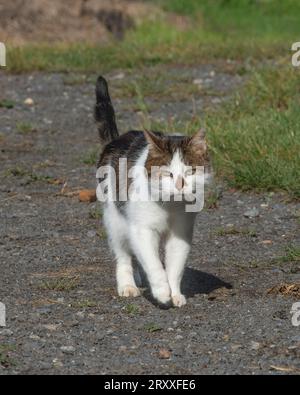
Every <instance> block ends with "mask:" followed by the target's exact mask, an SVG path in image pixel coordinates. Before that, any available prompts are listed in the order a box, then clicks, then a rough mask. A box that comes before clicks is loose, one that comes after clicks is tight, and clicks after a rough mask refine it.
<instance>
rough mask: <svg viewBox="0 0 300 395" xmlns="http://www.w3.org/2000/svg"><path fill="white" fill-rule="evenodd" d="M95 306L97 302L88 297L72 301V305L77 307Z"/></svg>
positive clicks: (87, 307)
mask: <svg viewBox="0 0 300 395" xmlns="http://www.w3.org/2000/svg"><path fill="white" fill-rule="evenodd" d="M97 306H98V303H97V302H96V301H94V300H90V299H84V300H79V301H78V302H74V303H72V307H74V308H77V309H89V308H93V307H97Z"/></svg>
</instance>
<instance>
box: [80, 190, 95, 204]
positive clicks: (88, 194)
mask: <svg viewBox="0 0 300 395" xmlns="http://www.w3.org/2000/svg"><path fill="white" fill-rule="evenodd" d="M79 200H80V201H81V202H89V203H90V202H95V201H96V200H97V196H96V191H95V189H83V190H82V191H80V192H79Z"/></svg>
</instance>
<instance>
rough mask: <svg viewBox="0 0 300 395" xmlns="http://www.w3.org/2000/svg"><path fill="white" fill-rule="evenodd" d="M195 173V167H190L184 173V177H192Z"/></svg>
mask: <svg viewBox="0 0 300 395" xmlns="http://www.w3.org/2000/svg"><path fill="white" fill-rule="evenodd" d="M196 171H197V168H196V167H190V168H189V169H187V170H186V171H185V172H184V176H185V177H189V176H192V175H194V174H195V173H196Z"/></svg>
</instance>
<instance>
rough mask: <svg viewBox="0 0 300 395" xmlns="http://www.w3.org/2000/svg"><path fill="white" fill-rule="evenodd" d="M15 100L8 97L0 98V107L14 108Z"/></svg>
mask: <svg viewBox="0 0 300 395" xmlns="http://www.w3.org/2000/svg"><path fill="white" fill-rule="evenodd" d="M14 106H15V102H14V101H13V100H9V99H3V100H0V108H6V109H11V108H14Z"/></svg>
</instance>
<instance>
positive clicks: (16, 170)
mask: <svg viewBox="0 0 300 395" xmlns="http://www.w3.org/2000/svg"><path fill="white" fill-rule="evenodd" d="M4 176H5V177H10V176H13V177H22V178H24V177H27V179H26V184H29V183H31V182H38V181H40V182H47V183H49V184H55V183H56V181H57V179H56V178H54V177H51V176H47V175H43V174H38V173H35V172H33V171H30V170H27V169H25V168H23V167H21V166H14V167H11V168H9V169H7V170H5V172H4Z"/></svg>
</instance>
